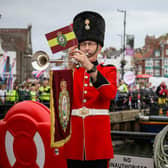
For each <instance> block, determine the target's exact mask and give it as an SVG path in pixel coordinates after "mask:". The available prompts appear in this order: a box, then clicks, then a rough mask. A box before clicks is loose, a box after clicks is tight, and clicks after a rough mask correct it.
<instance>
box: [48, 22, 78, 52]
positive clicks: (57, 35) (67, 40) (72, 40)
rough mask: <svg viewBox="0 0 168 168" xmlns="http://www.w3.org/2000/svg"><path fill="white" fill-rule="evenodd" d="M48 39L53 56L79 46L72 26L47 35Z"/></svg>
mask: <svg viewBox="0 0 168 168" xmlns="http://www.w3.org/2000/svg"><path fill="white" fill-rule="evenodd" d="M46 38H47V40H48V45H49V46H50V48H51V51H52V53H53V54H54V53H56V52H59V51H63V50H65V49H67V48H70V47H72V46H74V45H77V44H78V42H77V39H76V36H75V33H74V32H73V29H72V26H71V25H68V26H66V27H63V28H61V29H58V30H55V31H53V32H50V33H47V34H46Z"/></svg>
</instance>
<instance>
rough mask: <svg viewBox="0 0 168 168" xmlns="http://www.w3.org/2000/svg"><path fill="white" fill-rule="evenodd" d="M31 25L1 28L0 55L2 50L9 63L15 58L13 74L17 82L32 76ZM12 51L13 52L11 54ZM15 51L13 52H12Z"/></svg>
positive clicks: (0, 55)
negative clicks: (0, 47) (21, 27)
mask: <svg viewBox="0 0 168 168" xmlns="http://www.w3.org/2000/svg"><path fill="white" fill-rule="evenodd" d="M31 28H32V27H31V26H28V27H27V28H25V29H24V28H23V29H20V28H18V29H17V28H1V29H0V39H1V43H2V44H1V45H2V49H1V51H0V57H2V56H3V54H4V52H5V51H6V54H7V55H8V59H9V64H11V62H12V60H13V59H14V57H15V59H16V67H15V71H14V74H13V76H15V78H16V81H17V82H18V83H21V82H23V81H24V80H26V79H27V78H31V77H32V69H33V68H32V65H31V57H32V42H31ZM11 53H13V54H11ZM14 53H15V54H14Z"/></svg>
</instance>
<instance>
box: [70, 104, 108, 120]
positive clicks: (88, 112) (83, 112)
mask: <svg viewBox="0 0 168 168" xmlns="http://www.w3.org/2000/svg"><path fill="white" fill-rule="evenodd" d="M71 115H72V116H78V117H82V118H85V117H87V116H95V115H109V111H108V110H107V109H89V108H86V107H82V108H79V109H73V110H72V114H71Z"/></svg>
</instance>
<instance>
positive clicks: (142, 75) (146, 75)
mask: <svg viewBox="0 0 168 168" xmlns="http://www.w3.org/2000/svg"><path fill="white" fill-rule="evenodd" d="M150 77H152V75H149V74H138V75H136V78H150Z"/></svg>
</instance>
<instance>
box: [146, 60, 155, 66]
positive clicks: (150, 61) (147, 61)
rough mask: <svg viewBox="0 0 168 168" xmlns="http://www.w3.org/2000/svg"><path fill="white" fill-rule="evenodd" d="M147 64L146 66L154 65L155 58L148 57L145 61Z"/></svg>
mask: <svg viewBox="0 0 168 168" xmlns="http://www.w3.org/2000/svg"><path fill="white" fill-rule="evenodd" d="M145 66H146V67H152V66H153V60H152V59H148V60H146V61H145Z"/></svg>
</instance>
